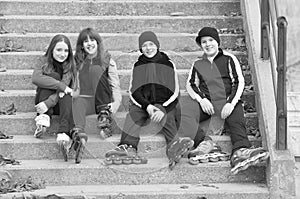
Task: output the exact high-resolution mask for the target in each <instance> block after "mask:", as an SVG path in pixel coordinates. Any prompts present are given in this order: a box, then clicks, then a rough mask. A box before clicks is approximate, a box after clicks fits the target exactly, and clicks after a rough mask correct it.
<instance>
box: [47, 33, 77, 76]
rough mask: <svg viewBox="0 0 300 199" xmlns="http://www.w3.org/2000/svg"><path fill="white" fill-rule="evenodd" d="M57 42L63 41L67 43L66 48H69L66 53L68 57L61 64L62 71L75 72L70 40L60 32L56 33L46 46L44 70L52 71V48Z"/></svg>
mask: <svg viewBox="0 0 300 199" xmlns="http://www.w3.org/2000/svg"><path fill="white" fill-rule="evenodd" d="M58 42H64V43H66V44H67V46H68V48H69V54H68V57H67V59H66V60H65V61H64V62H63V63H62V66H63V69H64V72H65V73H66V72H71V73H72V74H73V75H74V74H75V62H74V56H73V51H72V46H71V42H70V40H69V38H68V37H66V36H65V35H62V34H58V35H55V36H54V37H53V38H52V40H51V42H50V44H49V46H48V49H47V51H46V53H45V55H44V56H45V57H46V59H47V64H46V65H45V66H44V68H43V69H44V71H45V72H47V71H53V70H54V65H53V62H54V58H53V50H54V48H55V46H56V44H57V43H58Z"/></svg>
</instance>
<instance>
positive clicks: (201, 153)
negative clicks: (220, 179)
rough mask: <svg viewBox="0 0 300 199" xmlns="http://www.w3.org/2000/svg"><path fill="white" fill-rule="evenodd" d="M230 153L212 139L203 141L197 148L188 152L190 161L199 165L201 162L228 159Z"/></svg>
mask: <svg viewBox="0 0 300 199" xmlns="http://www.w3.org/2000/svg"><path fill="white" fill-rule="evenodd" d="M229 156H230V155H229V154H228V153H226V152H223V151H222V149H221V147H220V146H219V145H218V144H216V143H214V142H213V141H212V140H211V139H210V140H204V141H202V142H201V143H200V144H199V145H198V146H197V147H196V149H194V150H192V151H190V153H189V154H188V158H189V163H190V164H192V165H197V164H199V163H207V162H218V161H227V160H228V159H229Z"/></svg>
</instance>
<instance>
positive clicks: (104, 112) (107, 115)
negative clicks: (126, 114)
mask: <svg viewBox="0 0 300 199" xmlns="http://www.w3.org/2000/svg"><path fill="white" fill-rule="evenodd" d="M100 109H101V110H100V113H99V115H98V118H97V119H98V125H97V127H98V128H99V134H100V137H101V138H102V139H106V138H108V137H110V136H112V133H111V131H112V130H111V123H112V119H111V112H110V110H109V107H108V106H107V105H105V106H102V107H101V108H100Z"/></svg>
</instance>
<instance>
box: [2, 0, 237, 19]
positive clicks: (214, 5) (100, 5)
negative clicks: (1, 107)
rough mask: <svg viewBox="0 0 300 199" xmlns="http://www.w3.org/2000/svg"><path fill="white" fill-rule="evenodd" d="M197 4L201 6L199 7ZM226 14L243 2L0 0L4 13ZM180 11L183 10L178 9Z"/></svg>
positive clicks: (94, 14) (230, 0)
mask: <svg viewBox="0 0 300 199" xmlns="http://www.w3.org/2000/svg"><path fill="white" fill-rule="evenodd" d="M195 7H197V9H195ZM178 12H181V13H183V15H225V14H230V13H240V2H239V1H237V0H225V1H224V0H223V1H220V0H218V1H211V0H210V1H207V0H200V1H199V0H198V1H179V0H168V1H158V0H151V1H145V0H138V1H132V0H125V1H107V0H100V1H99V0H97V1H82V0H75V1H74V0H62V1H57V0H51V1H49V0H48V1H36V0H25V1H16V0H13V1H11V0H4V1H1V2H0V13H1V14H4V15H13V14H17V15H56V16H61V15H64V16H70V15H71V16H72V15H87V16H105V15H139V16H141V15H150V16H152V15H154V16H157V15H167V16H169V15H172V14H176V13H178ZM178 14H180V13H178Z"/></svg>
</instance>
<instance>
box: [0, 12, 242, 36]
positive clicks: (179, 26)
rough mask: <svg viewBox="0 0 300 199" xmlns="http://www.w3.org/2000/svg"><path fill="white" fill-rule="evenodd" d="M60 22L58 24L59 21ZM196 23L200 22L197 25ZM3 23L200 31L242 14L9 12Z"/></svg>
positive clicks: (237, 20) (237, 22)
mask: <svg viewBox="0 0 300 199" xmlns="http://www.w3.org/2000/svg"><path fill="white" fill-rule="evenodd" d="M58 24H59V25H58ZM195 24H197V26H195ZM0 26H2V27H3V28H5V29H6V30H7V31H8V32H11V33H23V32H24V33H26V32H33V33H38V32H44V33H51V32H72V33H78V32H80V31H81V29H83V28H85V27H87V26H89V27H93V28H95V29H96V30H97V31H99V32H108V33H120V32H121V33H122V32H127V33H141V32H143V31H145V30H147V29H148V30H153V31H154V32H162V33H168V32H173V33H174V32H177V33H180V32H187V33H197V32H198V31H199V27H203V26H213V27H216V28H231V29H237V28H242V26H243V23H242V18H241V17H240V16H236V17H227V16H184V17H182V16H179V17H170V16H71V17H70V16H42V15H36V16H34V15H6V16H2V17H0Z"/></svg>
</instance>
